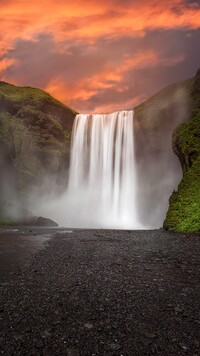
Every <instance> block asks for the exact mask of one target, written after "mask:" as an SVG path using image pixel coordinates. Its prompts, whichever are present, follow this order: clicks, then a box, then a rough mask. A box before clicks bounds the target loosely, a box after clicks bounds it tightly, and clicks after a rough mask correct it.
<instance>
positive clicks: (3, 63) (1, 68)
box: [0, 58, 16, 73]
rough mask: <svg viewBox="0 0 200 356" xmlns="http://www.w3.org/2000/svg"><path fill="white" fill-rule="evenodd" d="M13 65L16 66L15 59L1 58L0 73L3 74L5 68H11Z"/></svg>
mask: <svg viewBox="0 0 200 356" xmlns="http://www.w3.org/2000/svg"><path fill="white" fill-rule="evenodd" d="M13 64H16V60H15V59H8V58H3V59H2V60H0V73H1V72H4V71H5V70H6V69H7V68H9V67H11V66H12V65H13Z"/></svg>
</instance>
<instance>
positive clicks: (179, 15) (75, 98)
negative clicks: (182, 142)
mask: <svg viewBox="0 0 200 356" xmlns="http://www.w3.org/2000/svg"><path fill="white" fill-rule="evenodd" d="M0 21H1V29H2V34H1V38H0V73H1V75H2V76H3V79H4V78H5V79H6V80H7V79H8V80H11V81H13V82H14V83H16V84H22V85H23V84H24V82H26V80H29V79H30V78H31V79H33V85H37V86H40V83H42V84H41V87H42V88H43V89H46V90H47V91H49V92H50V93H51V94H52V95H54V96H55V97H57V98H58V99H60V100H61V101H64V102H65V103H68V104H71V105H72V106H73V107H75V106H76V107H75V109H77V110H82V108H84V107H86V108H87V105H86V101H89V100H93V98H94V97H95V96H97V95H98V94H99V93H100V92H102V91H104V90H108V91H110V92H112V91H115V93H116V95H118V94H121V97H122V98H123V100H124V105H125V106H129V105H133V104H134V103H135V102H136V101H137V100H139V98H140V99H141V95H135V94H134V95H135V98H136V99H134V98H130V96H131V94H130V93H129V88H130V83H129V81H128V80H127V77H128V75H129V74H128V73H129V72H131V73H132V72H133V71H135V70H138V71H140V69H143V68H146V67H149V68H152V67H156V66H157V65H162V67H164V66H166V67H167V66H171V67H172V66H174V65H177V64H178V63H181V62H183V61H184V59H185V55H184V54H183V53H182V52H181V50H180V53H178V54H176V55H174V54H173V55H172V56H170V55H169V56H168V55H167V54H165V53H160V52H159V48H158V45H157V44H155V49H153V50H152V49H151V50H150V49H144V48H141V49H138V48H136V49H135V50H131V51H129V48H128V46H127V48H128V49H126V51H125V52H124V53H123V49H122V50H121V53H120V55H119V58H115V55H113V58H112V54H111V55H110V56H108V55H107V53H104V51H105V48H104V46H105V42H107V43H113V42H115V41H117V40H119V39H122V38H131V39H133V38H136V39H138V38H144V37H145V34H146V33H148V31H149V30H170V29H171V30H174V29H190V30H194V29H199V28H200V6H198V5H197V4H195V2H189V1H187V0H163V1H159V0H140V1H131V0H124V1H123V2H122V1H120V0H102V1H97V0H87V1H85V0H72V1H67V0H34V1H33V2H30V1H27V0H2V1H1V2H0ZM41 34H42V35H47V36H48V35H49V36H50V37H51V38H52V39H53V46H52V47H51V48H50V51H51V53H50V55H51V54H52V53H56V55H60V58H58V56H57V57H56V59H55V63H56V64H58V66H59V65H62V71H63V76H62V74H61V73H60V72H59V71H57V70H56V69H55V68H56V65H54V63H53V61H54V58H51V65H49V73H48V75H47V74H45V80H43V82H42V78H44V73H43V72H42V70H43V68H44V67H45V66H44V63H43V64H42V65H41V64H40V59H41V60H43V58H42V57H44V53H43V52H42V51H43V49H42V48H41V47H40V52H38V54H37V55H36V56H35V52H34V56H32V57H34V58H36V57H37V58H36V61H35V62H37V63H33V61H31V59H30V57H29V60H30V62H31V64H29V66H30V70H29V67H28V64H27V63H26V64H24V62H23V60H22V57H23V55H24V56H26V55H27V52H26V48H25V47H26V45H27V46H28V44H27V43H26V42H25V44H24V48H23V51H22V49H21V47H20V50H21V52H22V54H20V55H21V57H20V60H21V62H22V63H23V66H24V67H25V69H24V68H23V67H22V68H21V69H20V70H19V71H18V72H14V71H12V68H13V65H15V64H16V63H17V64H18V61H17V60H16V59H15V56H14V53H15V49H16V48H17V46H18V43H19V41H21V42H22V41H30V42H31V44H32V43H34V42H35V43H39V42H40V41H41ZM188 36H189V35H188ZM188 38H189V37H188ZM101 40H102V43H103V44H100V45H99V42H100V41H101ZM98 41H99V42H98ZM103 41H104V42H103ZM122 41H123V40H122ZM83 45H84V46H85V48H86V51H87V56H88V57H87V58H88V63H89V64H88V66H91V67H92V66H93V67H95V66H94V62H95V61H96V62H95V63H96V68H95V69H93V70H91V71H88V70H86V66H87V62H86V60H85V57H84V53H83V54H82V53H81V55H80V53H79V63H78V61H75V64H74V63H73V60H74V58H75V57H76V52H73V53H71V52H70V51H72V50H73V48H72V47H73V46H74V47H75V46H76V48H78V47H80V48H81V46H83ZM29 46H30V44H29ZM96 47H98V50H97V52H98V53H99V57H100V59H99V58H98V57H97V56H96V57H95V56H94V57H92V54H93V52H95V51H96V49H97V48H96ZM106 48H107V47H106ZM45 50H46V49H44V51H45ZM107 50H108V49H107ZM27 51H30V47H29V48H28V47H27ZM163 52H164V51H163ZM90 53H91V57H92V58H93V59H92V60H90V59H89V55H90ZM66 55H68V57H70V55H71V57H72V60H71V61H70V60H69V58H66ZM62 56H63V58H61V57H62ZM103 57H105V58H103ZM1 58H2V59H1ZM65 60H66V67H65V65H64V63H65ZM82 60H84V66H83V64H82ZM39 66H40V67H39ZM77 67H78V69H77ZM38 68H39V69H41V70H39V69H38ZM70 68H71V72H70ZM7 69H9V72H8V73H7V77H4V72H6V70H7ZM32 69H34V70H35V77H37V80H35V81H34V79H35V77H34V74H33V76H32V77H31V76H30V75H29V72H32ZM16 70H17V68H16ZM80 70H81V71H82V72H84V71H85V72H84V73H85V74H84V75H81V74H80V78H78V75H77V72H78V73H79V72H80ZM44 71H45V68H44ZM16 73H17V74H16ZM33 73H34V72H33ZM66 73H67V74H66ZM73 75H74V77H73ZM41 76H42V77H41ZM48 76H49V78H48V79H47V77H48ZM26 78H28V79H26ZM132 81H134V78H133V80H132ZM35 83H36V84H35ZM28 85H32V81H31V80H30V83H29V82H28ZM123 93H127V97H126V98H125V95H124V97H123ZM117 98H118V97H117ZM116 100H119V99H116ZM79 102H80V106H79ZM95 105H96V106H95V109H94V110H95V111H96V110H98V109H102V110H103V108H105V110H106V111H108V110H109V108H111V107H113V108H114V109H116V108H117V107H118V106H119V105H121V107H122V104H121V103H119V104H118V103H117V104H115V103H114V99H113V98H110V103H105V104H103V103H102V104H95Z"/></svg>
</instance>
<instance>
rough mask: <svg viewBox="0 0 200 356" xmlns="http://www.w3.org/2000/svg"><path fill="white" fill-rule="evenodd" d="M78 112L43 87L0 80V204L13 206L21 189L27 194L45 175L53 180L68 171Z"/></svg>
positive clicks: (21, 192)
mask: <svg viewBox="0 0 200 356" xmlns="http://www.w3.org/2000/svg"><path fill="white" fill-rule="evenodd" d="M75 115H76V112H75V111H73V110H71V109H70V108H68V107H67V106H65V105H63V104H62V103H60V102H59V101H57V100H56V99H54V98H53V97H52V96H51V95H49V94H48V93H46V92H44V91H42V90H40V89H35V88H30V87H17V86H14V85H11V84H8V83H4V82H0V171H1V176H0V206H1V207H2V206H5V200H6V205H8V206H9V207H10V208H11V207H12V206H13V201H14V200H15V199H14V198H15V196H16V200H17V201H18V202H19V200H20V199H19V196H18V193H20V198H21V197H24V194H25V195H26V192H27V191H28V190H29V189H30V188H31V189H32V188H33V187H34V186H35V187H37V188H38V187H40V184H41V183H42V182H43V181H44V177H47V176H48V177H49V179H50V180H52V181H53V180H58V179H62V178H63V175H64V174H65V175H66V174H67V173H66V172H67V169H68V165H69V151H70V139H71V131H72V125H73V121H74V117H75ZM8 197H9V199H8ZM22 200H23V199H22ZM4 210H5V209H4ZM1 211H2V208H1ZM0 213H1V212H0ZM2 214H3V211H2Z"/></svg>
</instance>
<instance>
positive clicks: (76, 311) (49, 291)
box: [0, 230, 200, 356]
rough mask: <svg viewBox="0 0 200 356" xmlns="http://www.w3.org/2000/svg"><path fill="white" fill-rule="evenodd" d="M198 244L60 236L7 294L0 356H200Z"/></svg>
mask: <svg viewBox="0 0 200 356" xmlns="http://www.w3.org/2000/svg"><path fill="white" fill-rule="evenodd" d="M199 247H200V238H199V235H197V234H196V235H194V234H193V235H191V234H174V233H167V232H165V231H163V230H155V231H114V230H73V231H72V232H62V231H60V232H58V233H57V234H54V236H53V238H52V239H51V240H50V241H49V242H48V243H47V246H46V247H45V249H44V250H41V251H39V252H38V253H37V254H35V255H34V256H32V257H31V258H29V259H28V260H27V261H26V263H24V264H23V265H22V266H21V267H20V269H18V270H17V271H16V274H15V275H12V277H11V278H9V279H8V280H7V281H6V282H5V283H3V284H2V285H1V286H0V354H2V355H8V356H12V355H20V356H21V355H27V356H31V355H34V356H37V355H48V356H51V355H59V356H62V355H68V356H77V355H88V356H89V355H93V356H94V355H108V356H109V355H115V356H118V355H119V356H120V355H123V356H126V355H130V356H137V355H162V356H165V355H175V356H178V355H193V356H195V355H200V341H199V340H200V315H199V314H200V310H199V301H200V284H199V280H200V274H199V270H200V266H199V257H200V256H199V255H200V248H199Z"/></svg>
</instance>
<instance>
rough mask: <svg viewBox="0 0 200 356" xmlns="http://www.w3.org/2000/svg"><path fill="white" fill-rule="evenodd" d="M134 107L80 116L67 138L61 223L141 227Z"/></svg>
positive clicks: (80, 225)
mask: <svg viewBox="0 0 200 356" xmlns="http://www.w3.org/2000/svg"><path fill="white" fill-rule="evenodd" d="M133 116H134V112H133V111H128V110H127V111H125V110H124V111H120V112H115V113H112V114H103V115H100V114H93V115H87V114H79V115H77V116H76V118H75V122H74V126H73V134H72V142H71V157H70V169H69V183H68V189H67V193H66V205H65V214H66V215H65V221H66V223H65V226H66V225H67V226H71V227H87V228H88V227H89V228H90V227H95V228H98V227H100V228H101V227H102V228H106V227H107V228H133V229H138V228H141V225H140V223H139V221H138V218H137V201H136V198H137V194H136V193H137V179H136V164H135V156H134V125H133Z"/></svg>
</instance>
